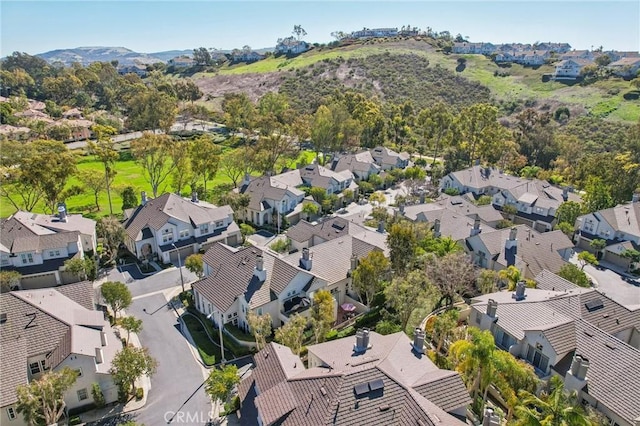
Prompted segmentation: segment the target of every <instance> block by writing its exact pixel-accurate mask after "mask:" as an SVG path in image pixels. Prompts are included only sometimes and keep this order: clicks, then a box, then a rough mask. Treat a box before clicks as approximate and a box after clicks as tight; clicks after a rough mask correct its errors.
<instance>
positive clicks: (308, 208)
mask: <svg viewBox="0 0 640 426" xmlns="http://www.w3.org/2000/svg"><path fill="white" fill-rule="evenodd" d="M319 211H320V207H318V204H316V203H312V202H306V203H303V204H302V213H304V214H306V215H307V220H308V219H309V218H311V217H312V216H315V215H317V214H318V212H319Z"/></svg>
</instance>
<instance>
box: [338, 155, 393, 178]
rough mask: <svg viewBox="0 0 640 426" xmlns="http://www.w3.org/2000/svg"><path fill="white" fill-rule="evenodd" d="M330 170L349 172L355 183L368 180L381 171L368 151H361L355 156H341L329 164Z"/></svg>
mask: <svg viewBox="0 0 640 426" xmlns="http://www.w3.org/2000/svg"><path fill="white" fill-rule="evenodd" d="M331 170H333V171H334V172H342V171H345V170H349V171H350V172H351V173H353V176H354V177H355V179H356V181H361V180H368V179H369V177H370V176H371V175H377V174H379V173H380V171H381V167H380V166H378V165H377V164H376V162H375V160H374V159H373V156H372V155H371V152H369V151H362V152H359V153H357V154H345V155H341V156H339V157H337V158H335V159H333V161H332V162H331Z"/></svg>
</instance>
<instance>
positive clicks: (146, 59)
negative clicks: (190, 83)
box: [36, 46, 158, 65]
mask: <svg viewBox="0 0 640 426" xmlns="http://www.w3.org/2000/svg"><path fill="white" fill-rule="evenodd" d="M36 56H39V57H41V58H42V59H44V60H46V61H47V62H50V63H54V62H62V63H63V64H65V65H71V64H72V63H74V62H79V63H81V64H83V65H88V64H90V63H92V62H111V61H114V60H115V61H118V64H120V65H132V64H136V63H137V64H152V63H154V62H158V59H157V58H155V57H153V56H151V55H149V54H147V53H138V52H134V51H133V50H131V49H127V48H126V47H103V46H97V47H77V48H75V49H58V50H52V51H50V52H45V53H40V54H38V55H36Z"/></svg>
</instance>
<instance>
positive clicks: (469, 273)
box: [425, 252, 476, 306]
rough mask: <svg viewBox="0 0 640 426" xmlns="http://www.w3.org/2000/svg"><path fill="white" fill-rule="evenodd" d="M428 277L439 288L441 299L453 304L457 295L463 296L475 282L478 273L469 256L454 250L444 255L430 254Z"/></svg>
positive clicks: (426, 266)
mask: <svg viewBox="0 0 640 426" xmlns="http://www.w3.org/2000/svg"><path fill="white" fill-rule="evenodd" d="M425 273H426V275H427V279H428V280H429V281H430V282H431V283H432V284H433V285H434V286H435V288H436V289H438V291H439V293H440V301H439V302H438V304H437V305H436V306H441V304H442V302H445V301H446V303H447V305H448V306H452V305H453V302H454V300H455V297H456V295H459V296H462V295H464V294H465V293H466V292H468V291H469V290H471V288H472V287H473V284H474V283H475V278H476V273H475V269H474V267H473V264H472V263H471V261H470V259H469V256H468V255H467V254H466V253H463V252H453V253H449V254H446V255H445V256H443V257H437V256H433V255H431V256H428V257H427V260H426V262H425Z"/></svg>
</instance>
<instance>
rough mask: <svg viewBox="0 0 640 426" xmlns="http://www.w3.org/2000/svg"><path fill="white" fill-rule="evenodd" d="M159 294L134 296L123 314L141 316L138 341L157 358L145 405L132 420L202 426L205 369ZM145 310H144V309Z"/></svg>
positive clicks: (207, 404)
mask: <svg viewBox="0 0 640 426" xmlns="http://www.w3.org/2000/svg"><path fill="white" fill-rule="evenodd" d="M166 304H167V299H166V298H165V296H164V295H163V294H161V293H154V294H152V295H148V296H143V297H139V298H136V299H135V300H134V301H133V304H132V305H131V306H130V307H129V309H128V310H127V313H128V314H130V315H133V316H135V317H137V318H140V319H142V321H143V329H142V331H141V332H140V334H139V338H140V342H141V343H142V345H143V346H145V347H147V348H149V351H150V353H151V355H152V356H153V357H154V358H155V359H156V360H157V361H158V370H157V372H156V374H155V375H154V376H152V377H151V390H150V391H149V395H148V399H147V404H146V405H145V406H144V407H143V408H142V409H141V410H139V411H137V412H136V413H135V414H136V418H135V421H136V422H138V423H140V424H145V425H159V424H167V423H168V422H169V420H172V423H176V424H180V425H204V424H206V423H207V421H208V420H209V418H210V415H211V401H210V399H209V398H208V397H207V395H206V394H205V392H204V389H203V387H202V384H203V382H204V379H205V377H206V375H207V371H206V370H205V369H204V368H203V367H202V366H201V365H200V364H199V363H198V362H197V361H196V360H195V358H194V356H193V353H192V352H191V349H190V345H189V343H188V342H187V340H186V339H185V338H184V336H183V335H182V333H181V331H180V325H179V323H178V320H177V318H176V315H175V313H174V311H173V310H172V309H171V308H170V307H167V306H166ZM145 311H146V312H145Z"/></svg>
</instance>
